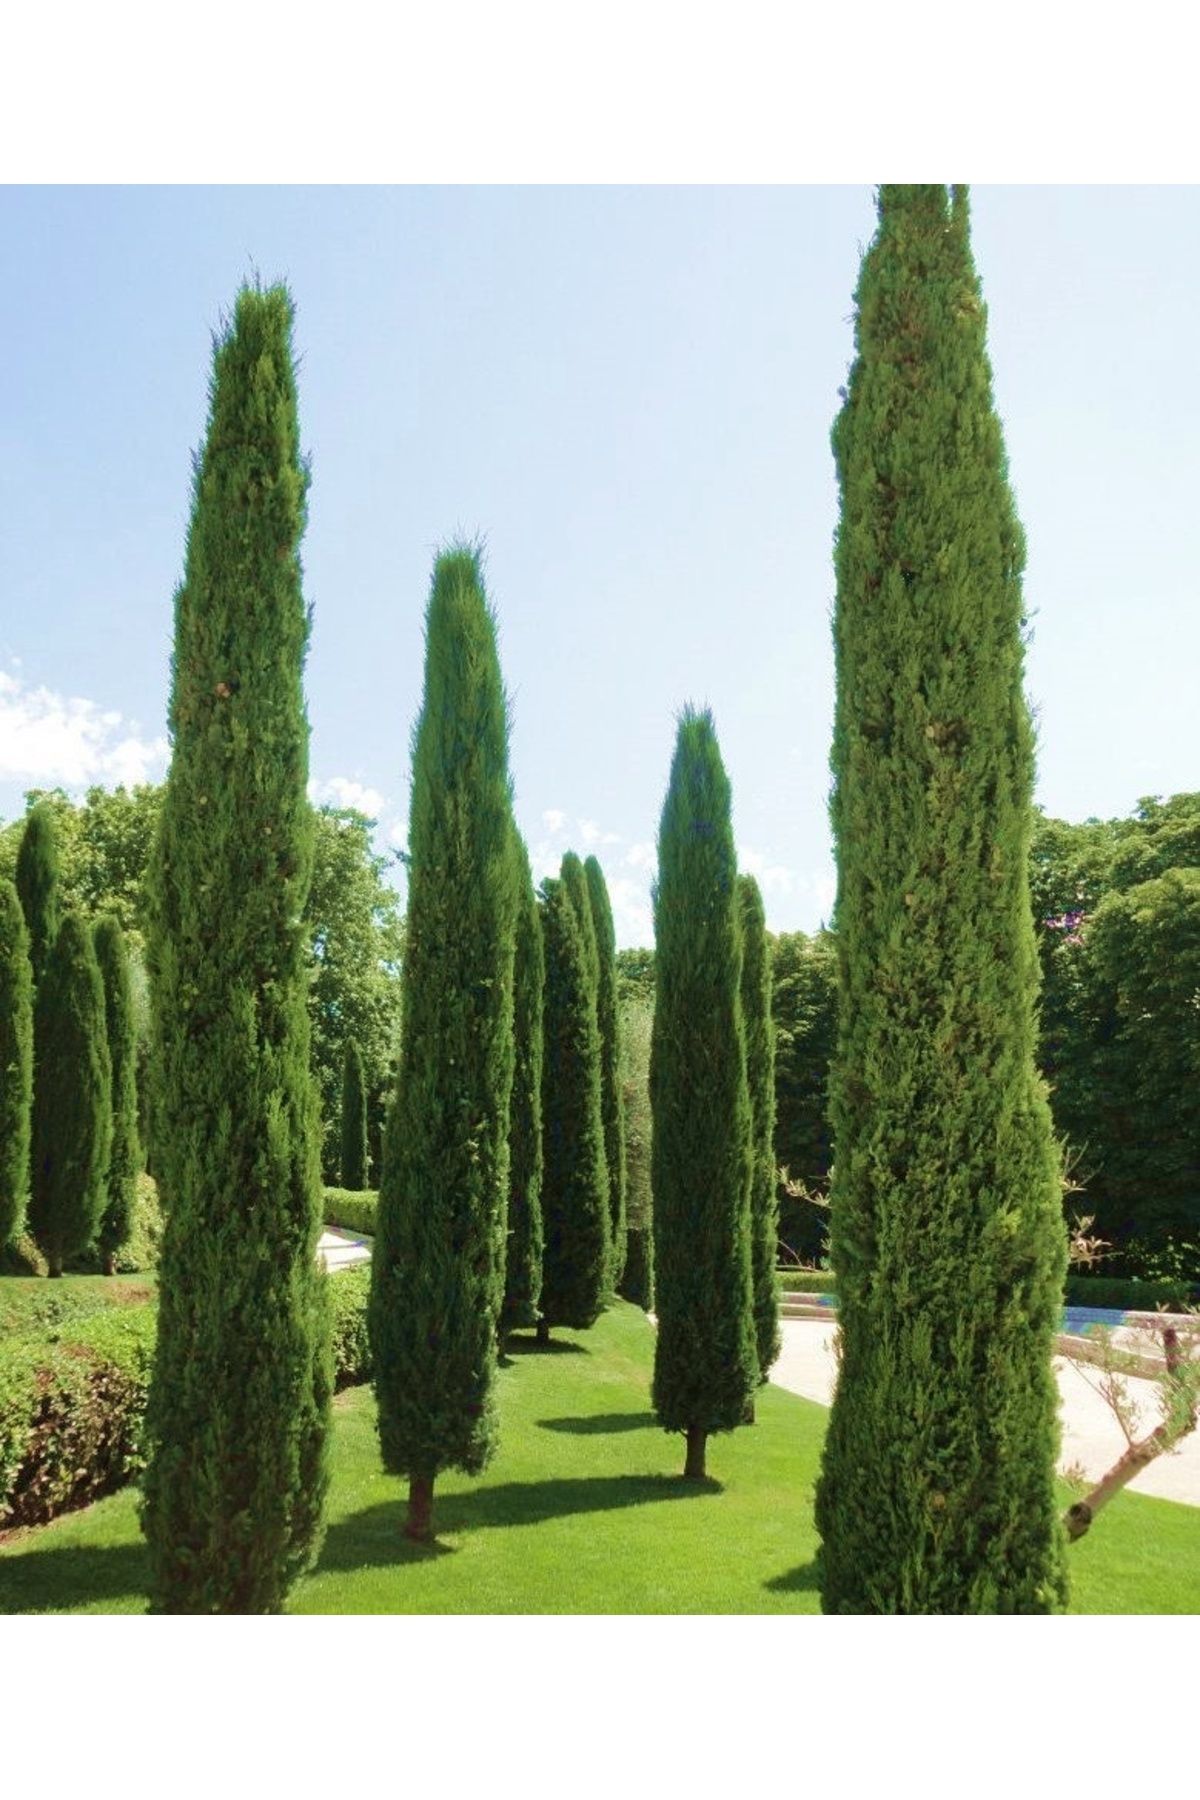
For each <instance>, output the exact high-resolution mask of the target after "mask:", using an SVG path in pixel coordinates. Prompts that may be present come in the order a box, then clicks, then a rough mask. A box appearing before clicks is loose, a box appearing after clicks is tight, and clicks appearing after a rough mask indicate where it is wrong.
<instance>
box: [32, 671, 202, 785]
mask: <svg viewBox="0 0 1200 1800" xmlns="http://www.w3.org/2000/svg"><path fill="white" fill-rule="evenodd" d="M168 753H169V745H168V742H167V739H166V737H165V736H164V737H157V738H147V737H144V736H143V735H142V733H141V731H140V730H139V728H138V726H137V724H136V723H135V722H134V721H132V720H126V719H125V718H124V716H123V715H122V714H121V713H119V712H114V711H112V710H111V709H107V710H102V709H101V708H100V707H99V706H97V705H96V702H95V701H94V700H84V699H81V698H78V697H71V698H68V697H67V696H66V695H63V694H56V693H54V692H53V691H52V690H51V689H50V688H45V687H37V688H31V687H26V685H25V683H24V682H23V681H21V680H20V678H19V677H18V676H15V675H12V674H9V673H7V672H6V671H4V670H2V669H0V780H3V781H20V782H23V783H25V784H26V785H28V786H29V787H64V788H84V787H89V786H92V785H97V786H99V785H103V784H108V785H111V786H120V785H121V784H124V785H125V786H135V785H136V784H137V783H139V782H143V781H149V780H150V779H151V778H152V777H153V776H156V775H159V774H161V773H162V771H163V769H164V768H165V766H166V762H167V756H168Z"/></svg>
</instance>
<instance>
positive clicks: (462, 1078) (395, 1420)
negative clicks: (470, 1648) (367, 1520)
mask: <svg viewBox="0 0 1200 1800" xmlns="http://www.w3.org/2000/svg"><path fill="white" fill-rule="evenodd" d="M512 833H513V824H512V795H511V787H510V783H509V775H508V716H507V708H506V703H505V697H504V687H503V683H502V681H501V677H500V663H499V659H498V657H497V653H496V634H495V622H494V619H493V617H492V613H491V610H490V608H489V605H488V601H487V595H486V593H485V591H484V586H483V579H482V573H481V569H480V559H479V554H478V552H477V551H475V550H473V549H470V548H466V547H455V548H453V549H451V550H448V551H446V552H445V553H444V554H442V555H441V556H439V557H438V560H437V563H436V566H435V568H434V572H433V585H432V590H431V593H430V599H429V610H428V614H427V618H426V624H425V693H424V700H423V703H422V708H421V717H420V720H419V721H418V724H417V730H416V736H415V740H414V752H413V784H412V813H411V820H410V825H409V838H408V848H409V856H410V859H411V860H410V865H409V899H408V931H407V942H406V949H405V961H404V984H405V985H404V1032H403V1037H402V1040H401V1046H400V1068H399V1074H398V1078H397V1086H396V1097H395V1100H394V1102H393V1105H392V1108H391V1111H390V1113H389V1116H388V1123H387V1129H386V1137H385V1144H384V1158H383V1178H382V1182H381V1185H380V1193H379V1219H378V1233H377V1236H376V1239H375V1249H374V1254H373V1256H372V1259H371V1296H370V1305H369V1313H368V1320H369V1327H370V1336H371V1348H372V1355H373V1359H374V1366H375V1392H376V1396H377V1398H378V1402H379V1435H380V1442H381V1445H382V1450H383V1461H384V1466H385V1467H386V1468H387V1469H388V1470H389V1471H390V1472H391V1473H392V1474H395V1475H407V1476H408V1478H409V1507H408V1522H407V1525H406V1528H405V1529H406V1532H407V1534H408V1535H409V1536H410V1537H413V1538H416V1539H418V1540H419V1539H424V1538H428V1537H429V1536H430V1534H431V1530H432V1521H431V1512H432V1501H433V1484H434V1480H435V1478H436V1476H437V1475H438V1473H439V1472H440V1471H441V1470H443V1469H447V1468H458V1469H462V1470H463V1471H464V1472H465V1473H466V1474H471V1475H475V1474H478V1473H479V1472H480V1471H481V1470H482V1469H483V1468H484V1467H485V1466H486V1464H487V1462H488V1461H489V1459H490V1457H491V1455H492V1453H493V1451H494V1449H495V1447H496V1435H497V1421H496V1402H495V1371H496V1331H497V1324H498V1320H499V1313H500V1304H501V1301H502V1299H503V1294H504V1243H505V1215H506V1207H507V1198H508V1161H509V1159H508V1130H509V1107H510V1103H511V1098H512V1080H513V959H514V948H515V933H516V879H515V868H514V861H513V854H512Z"/></svg>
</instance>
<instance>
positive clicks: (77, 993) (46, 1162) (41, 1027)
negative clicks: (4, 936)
mask: <svg viewBox="0 0 1200 1800" xmlns="http://www.w3.org/2000/svg"><path fill="white" fill-rule="evenodd" d="M34 1063H35V1067H36V1070H37V1081H36V1086H35V1088H34V1100H33V1140H32V1142H33V1148H32V1160H33V1182H32V1186H31V1190H30V1196H29V1224H30V1229H31V1230H32V1232H33V1235H34V1237H35V1238H36V1239H37V1241H38V1244H39V1245H40V1247H41V1249H42V1250H43V1252H44V1253H45V1256H46V1260H47V1262H48V1263H49V1265H50V1273H51V1275H61V1274H62V1271H63V1266H64V1264H65V1262H66V1260H67V1258H68V1257H71V1256H76V1255H78V1254H79V1252H80V1251H82V1250H86V1249H87V1247H88V1245H89V1244H90V1243H91V1242H92V1240H93V1239H94V1238H95V1236H96V1233H97V1230H98V1228H99V1225H100V1221H101V1218H102V1217H103V1214H104V1208H105V1206H106V1204H107V1202H108V1166H109V1154H110V1151H111V1147H112V1129H113V1122H112V1063H111V1060H110V1057H109V1051H108V1041H107V1032H106V1024H105V1010H104V985H103V982H102V981H101V978H100V970H99V968H98V966H97V963H96V952H95V950H94V948H93V946H92V937H91V933H90V932H89V930H88V928H87V926H86V925H85V923H84V921H83V920H82V919H81V918H80V917H79V915H78V913H68V914H67V916H66V918H65V919H64V920H63V922H62V924H61V926H60V927H59V932H58V936H57V938H56V939H55V940H54V945H53V948H52V949H51V951H50V955H49V957H48V958H47V961H46V963H45V965H44V967H43V970H42V979H41V981H40V982H39V984H38V989H37V999H36V1002H35V1007H34Z"/></svg>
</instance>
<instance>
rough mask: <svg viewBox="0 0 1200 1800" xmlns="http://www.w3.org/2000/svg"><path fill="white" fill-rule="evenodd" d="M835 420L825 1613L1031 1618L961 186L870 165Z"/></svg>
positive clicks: (1033, 1340)
mask: <svg viewBox="0 0 1200 1800" xmlns="http://www.w3.org/2000/svg"><path fill="white" fill-rule="evenodd" d="M857 306H858V313H857V330H856V344H857V355H856V360H855V363H854V366H853V369H852V372H851V376H850V383H849V390H848V397H847V399H846V402H845V405H844V406H843V409H842V412H841V414H840V416H839V418H838V421H837V424H836V426H835V428H834V439H833V441H834V452H835V457H836V461H837V470H838V479H839V482H840V487H841V523H840V525H839V528H838V535H837V553H836V562H837V605H836V612H835V623H834V636H835V644H836V651H837V675H838V686H837V709H836V716H835V727H834V743H833V757H832V762H833V771H834V778H835V785H834V795H833V800H832V819H833V825H834V832H835V837H836V843H837V856H838V875H839V887H838V900H837V910H836V921H837V947H838V962H839V969H838V981H839V1022H838V1037H837V1050H836V1055H835V1059H834V1065H833V1069H832V1073H831V1082H830V1092H831V1112H832V1122H833V1132H834V1154H835V1162H834V1174H833V1187H832V1218H831V1238H830V1242H831V1250H832V1259H833V1265H834V1268H835V1271H836V1274H837V1288H838V1300H839V1313H840V1326H841V1343H842V1359H841V1373H840V1378H839V1382H838V1388H837V1393H836V1396H835V1398H834V1403H833V1410H832V1414H831V1418H830V1424H829V1432H828V1436H827V1438H826V1443H825V1451H824V1462H823V1467H822V1473H821V1478H820V1483H819V1486H818V1492H817V1523H818V1529H819V1531H820V1534H821V1538H822V1546H821V1551H820V1562H819V1568H820V1581H821V1599H822V1605H823V1607H824V1609H825V1611H826V1612H841V1613H861V1612H890V1613H976V1612H1022V1613H1024V1612H1049V1611H1055V1610H1058V1609H1059V1608H1060V1607H1061V1606H1062V1605H1063V1603H1064V1599H1065V1587H1066V1577H1065V1562H1064V1553H1063V1538H1062V1532H1061V1528H1060V1525H1059V1521H1058V1508H1057V1506H1056V1503H1055V1496H1054V1464H1055V1454H1056V1447H1057V1442H1058V1427H1057V1421H1056V1409H1057V1395H1056V1392H1055V1384H1054V1380H1053V1376H1052V1373H1051V1352H1052V1344H1053V1334H1054V1331H1055V1329H1056V1325H1057V1320H1058V1314H1059V1308H1060V1306H1061V1302H1062V1281H1063V1275H1064V1270H1065V1259H1066V1248H1065V1242H1064V1233H1063V1224H1062V1207H1061V1198H1060V1187H1059V1171H1058V1163H1057V1156H1056V1151H1055V1144H1054V1137H1053V1132H1052V1128H1051V1121H1050V1114H1049V1111H1048V1107H1047V1102H1046V1095H1045V1092H1044V1089H1043V1085H1042V1083H1041V1081H1040V1079H1039V1077H1038V1076H1037V1073H1036V1071H1035V1067H1034V1049H1035V1007H1036V995H1037V956H1036V952H1035V946H1034V937H1033V927H1032V920H1031V915H1030V906H1029V887H1028V874H1027V867H1028V851H1029V840H1030V830H1031V795H1032V786H1033V738H1032V732H1031V728H1030V720H1029V713H1028V709H1027V707H1026V703H1025V698H1024V694H1023V689H1022V665H1023V647H1022V619H1023V615H1022V602H1021V571H1022V566H1023V562H1024V544H1023V539H1022V534H1021V529H1020V526H1019V524H1018V522H1017V518H1016V514H1015V511H1014V507H1013V500H1012V495H1011V493H1010V490H1009V486H1008V480H1007V472H1006V463H1005V455H1004V448H1003V443H1002V438H1001V431H1000V424H999V421H998V419H997V417H996V413H995V410H994V408H993V404H992V395H991V372H990V368H989V364H988V358H987V351H986V343H985V314H984V307H983V303H982V300H981V297H980V289H979V282H978V278H977V276H976V273H975V268H974V264H973V261H972V257H971V250H970V242H969V234H968V217H967V200H966V194H965V190H963V189H959V188H956V189H954V190H953V194H952V196H948V195H947V192H946V189H945V188H943V187H937V186H927V187H884V188H882V189H881V190H880V194H879V226H878V230H877V233H876V236H875V238H874V240H873V242H872V243H871V245H870V247H869V249H868V250H867V253H866V256H865V259H864V262H863V267H862V273H861V277H860V281H859V287H858V293H857Z"/></svg>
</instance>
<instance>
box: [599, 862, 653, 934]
mask: <svg viewBox="0 0 1200 1800" xmlns="http://www.w3.org/2000/svg"><path fill="white" fill-rule="evenodd" d="M608 897H609V900H610V901H611V902H612V910H613V927H614V929H615V931H616V937H617V943H618V944H619V945H620V947H621V948H622V949H626V950H648V949H649V948H650V947H651V945H652V944H653V943H654V909H653V907H652V906H651V904H650V894H649V890H648V889H647V888H646V887H645V885H644V884H643V883H642V882H640V881H633V880H631V879H630V878H629V876H627V875H614V876H612V877H611V878H610V879H609V882H608Z"/></svg>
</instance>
